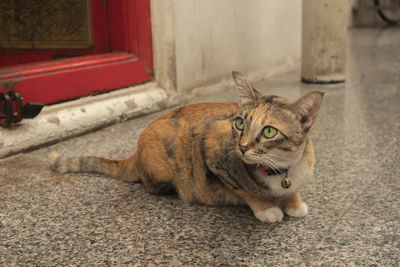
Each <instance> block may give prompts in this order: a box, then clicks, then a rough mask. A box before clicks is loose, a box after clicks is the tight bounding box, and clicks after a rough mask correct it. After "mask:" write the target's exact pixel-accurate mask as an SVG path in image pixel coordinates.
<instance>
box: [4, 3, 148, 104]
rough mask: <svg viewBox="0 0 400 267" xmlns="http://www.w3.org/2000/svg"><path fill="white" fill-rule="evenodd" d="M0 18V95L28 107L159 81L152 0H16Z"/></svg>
mask: <svg viewBox="0 0 400 267" xmlns="http://www.w3.org/2000/svg"><path fill="white" fill-rule="evenodd" d="M3 3H4V4H3ZM0 20H1V21H0V92H4V91H7V90H15V91H17V92H18V93H19V94H20V95H21V96H22V97H24V103H26V102H42V103H44V104H49V103H54V102H58V101H64V100H68V99H73V98H77V97H81V96H85V95H89V94H92V93H94V92H100V91H106V90H112V89H117V88H121V87H125V86H128V85H133V84H137V83H143V82H146V81H150V80H151V79H152V77H151V75H152V71H153V63H152V44H151V28H150V4H149V0H108V1H107V0H43V1H42V0H35V1H17V0H10V1H3V2H0Z"/></svg>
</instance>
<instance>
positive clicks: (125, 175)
mask: <svg viewBox="0 0 400 267" xmlns="http://www.w3.org/2000/svg"><path fill="white" fill-rule="evenodd" d="M233 77H234V80H235V82H236V84H237V87H238V90H239V95H240V101H239V103H238V104H236V103H202V104H195V105H189V106H186V107H182V108H177V109H174V110H172V111H170V112H169V113H167V114H165V115H163V116H161V117H160V118H158V119H157V120H155V121H154V122H152V123H150V124H149V126H148V127H147V128H146V129H145V130H144V131H143V133H142V134H141V135H140V137H139V140H138V149H137V151H136V152H135V153H134V154H133V155H132V157H130V158H128V159H125V160H109V159H103V158H99V157H79V158H69V157H64V156H61V155H59V154H58V153H56V152H53V153H51V154H50V155H49V161H50V163H51V167H52V169H53V170H55V171H58V172H61V173H66V172H94V173H101V174H105V175H108V176H111V177H114V178H117V179H121V180H124V181H133V182H138V181H141V182H142V183H143V185H144V187H145V189H146V190H147V191H148V192H150V193H154V194H167V193H171V192H174V191H175V192H177V193H178V194H179V196H180V197H181V198H182V199H183V200H184V201H186V202H197V203H203V204H207V205H218V204H248V205H249V206H250V208H251V209H252V210H253V212H254V215H255V216H256V217H257V218H258V219H260V220H262V221H268V222H276V221H281V220H282V217H283V212H282V210H281V209H280V208H279V207H278V206H277V204H276V202H277V201H280V202H281V204H282V206H283V209H284V211H285V213H286V214H288V215H290V216H304V215H306V213H307V205H306V204H305V203H304V202H303V201H302V200H301V198H300V195H299V193H298V192H299V189H300V188H301V186H302V185H303V184H304V183H305V182H306V181H307V180H308V179H310V178H311V176H312V172H313V165H314V152H313V147H312V144H311V141H310V138H309V129H310V128H311V126H312V124H313V122H314V120H315V117H316V115H317V113H318V110H319V107H320V104H321V101H322V96H323V94H322V93H320V92H311V93H309V94H307V95H305V96H303V97H302V98H300V99H299V100H297V101H295V102H291V101H289V100H287V99H284V98H281V97H278V96H262V95H261V94H260V93H259V92H257V91H256V90H255V89H254V88H253V87H252V86H251V84H250V83H249V82H248V81H247V80H246V78H245V77H244V76H243V75H242V74H240V73H238V72H233ZM238 117H240V118H242V119H243V121H244V129H243V130H239V129H238V128H237V127H236V126H235V123H236V120H237V118H238ZM265 126H272V127H274V128H276V129H277V130H278V131H277V134H276V136H274V137H273V138H265V137H264V136H263V135H262V131H263V129H264V127H265ZM239 145H241V146H242V147H243V146H246V148H247V150H246V151H245V153H244V154H243V153H242V152H241V150H240V148H239ZM258 164H263V165H268V166H270V167H276V168H288V169H289V171H288V178H289V179H291V181H292V186H291V187H290V188H288V189H286V188H282V187H281V186H280V183H281V180H282V177H281V176H279V175H274V176H266V175H264V174H262V173H261V172H259V171H258V170H257V168H256V166H257V165H258Z"/></svg>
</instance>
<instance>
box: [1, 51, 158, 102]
mask: <svg viewBox="0 0 400 267" xmlns="http://www.w3.org/2000/svg"><path fill="white" fill-rule="evenodd" d="M125 55H126V56H125V59H122V58H123V57H122V56H121V53H119V52H117V53H115V54H114V53H112V55H111V56H108V57H107V59H106V60H104V59H102V58H99V59H98V60H97V62H94V61H93V60H92V62H91V64H83V65H81V66H78V67H77V66H76V65H74V64H70V65H69V64H66V65H64V68H63V69H56V68H55V69H53V71H50V72H49V69H48V67H47V66H46V67H44V68H43V67H42V66H39V67H38V68H34V67H33V68H32V69H26V70H23V71H22V72H21V73H20V75H18V73H11V74H9V75H7V74H6V73H2V74H1V76H2V79H1V80H0V84H1V83H4V82H9V83H10V82H11V83H13V82H14V85H13V90H15V91H17V92H19V93H20V94H21V95H22V96H23V97H24V98H25V99H24V104H25V103H26V102H42V103H44V104H49V103H54V102H57V101H60V100H65V99H71V98H76V97H80V96H85V95H89V94H91V93H93V92H96V91H103V90H112V89H117V88H121V87H124V86H128V85H132V84H137V83H143V82H146V81H150V80H151V76H150V75H149V74H148V73H147V72H146V71H145V70H144V68H143V66H142V64H141V63H140V61H139V60H138V59H137V58H136V57H135V56H133V55H132V54H128V53H125ZM82 60H83V61H85V58H82ZM41 70H42V71H41ZM132 74H134V75H132ZM37 92H40V94H38V93H37Z"/></svg>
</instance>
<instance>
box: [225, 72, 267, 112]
mask: <svg viewBox="0 0 400 267" xmlns="http://www.w3.org/2000/svg"><path fill="white" fill-rule="evenodd" d="M232 77H233V80H234V81H235V83H236V86H237V88H238V91H239V98H240V100H239V104H240V105H245V104H247V103H249V102H253V101H256V100H257V99H258V98H259V97H260V96H261V94H260V93H259V92H257V90H256V89H254V88H253V86H252V85H251V84H250V82H249V81H248V80H247V79H246V77H244V75H243V74H241V73H240V72H237V71H232Z"/></svg>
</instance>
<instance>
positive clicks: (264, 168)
mask: <svg viewBox="0 0 400 267" xmlns="http://www.w3.org/2000/svg"><path fill="white" fill-rule="evenodd" d="M255 168H256V169H257V171H258V172H260V173H261V174H263V175H266V176H273V175H285V176H287V174H288V171H289V169H287V168H279V169H275V168H271V167H270V166H268V165H264V164H257V165H255Z"/></svg>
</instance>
